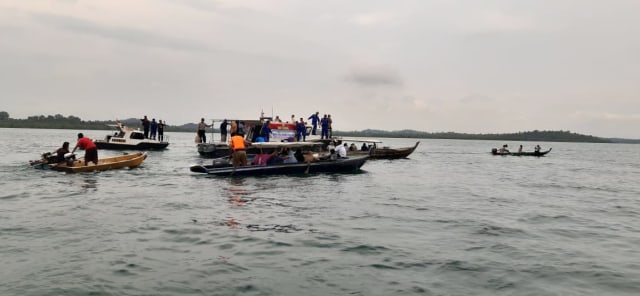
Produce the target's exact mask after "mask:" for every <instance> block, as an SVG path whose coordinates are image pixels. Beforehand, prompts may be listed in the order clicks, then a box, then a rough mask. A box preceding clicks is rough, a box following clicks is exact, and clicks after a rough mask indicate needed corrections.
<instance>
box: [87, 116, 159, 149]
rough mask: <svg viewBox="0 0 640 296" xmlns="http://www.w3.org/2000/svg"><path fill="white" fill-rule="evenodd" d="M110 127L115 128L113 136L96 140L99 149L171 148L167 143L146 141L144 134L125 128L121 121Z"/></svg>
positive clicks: (137, 130)
mask: <svg viewBox="0 0 640 296" xmlns="http://www.w3.org/2000/svg"><path fill="white" fill-rule="evenodd" d="M108 126H110V127H112V128H115V130H116V131H115V132H114V134H113V135H107V136H105V137H104V139H102V140H94V141H93V142H94V143H95V144H96V147H98V149H110V150H161V149H165V148H167V146H169V142H167V141H158V140H154V139H145V137H144V133H143V132H142V131H141V130H139V129H135V130H134V129H132V128H129V127H126V126H124V124H122V123H121V122H120V121H119V120H117V121H116V124H109V125H108Z"/></svg>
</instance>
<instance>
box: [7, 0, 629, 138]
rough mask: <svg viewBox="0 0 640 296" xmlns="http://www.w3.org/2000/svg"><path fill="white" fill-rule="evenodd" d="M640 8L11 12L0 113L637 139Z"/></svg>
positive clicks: (91, 4)
mask: <svg viewBox="0 0 640 296" xmlns="http://www.w3.org/2000/svg"><path fill="white" fill-rule="evenodd" d="M639 13H640V1H638V0H612V1H602V0H553V1H552V0H548V1H545V0H531V1H525V0H521V1H519V0H504V1H497V0H482V1H478V0H389V1H377V0H362V1H360V0H357V1H348V0H322V1H300V0H280V1H275V0H274V1H255V0H254V1H251V0H243V1H239V0H221V1H209V0H121V1H118V0H86V1H83V0H58V1H55V0H48V1H47V0H33V1H29V0H3V1H0V34H1V36H2V38H0V57H1V58H0V92H1V93H0V97H1V101H2V103H1V104H0V111H6V112H8V113H9V114H10V116H11V117H12V118H26V117H27V116H31V115H55V114H62V115H64V116H69V115H74V116H78V117H80V118H82V119H83V120H113V119H116V118H120V119H123V118H130V117H137V118H141V117H142V116H143V115H147V116H149V118H156V119H163V120H166V121H167V122H168V123H169V124H184V123H188V122H197V121H199V119H200V118H201V117H205V118H207V119H211V118H243V119H254V118H258V117H259V116H260V112H261V110H264V112H265V114H267V115H271V114H272V112H273V115H280V117H283V118H289V117H290V116H291V114H295V115H296V118H299V117H301V116H302V117H304V118H305V119H306V118H307V117H309V115H311V114H312V113H314V112H315V111H319V112H320V114H321V115H322V114H331V115H332V118H334V129H336V130H343V131H350V130H363V129H367V128H373V129H384V130H401V129H414V130H420V131H427V132H440V131H454V132H466V133H505V132H518V131H529V130H535V129H538V130H571V131H572V132H578V133H583V134H589V135H595V136H603V137H626V138H640V17H639Z"/></svg>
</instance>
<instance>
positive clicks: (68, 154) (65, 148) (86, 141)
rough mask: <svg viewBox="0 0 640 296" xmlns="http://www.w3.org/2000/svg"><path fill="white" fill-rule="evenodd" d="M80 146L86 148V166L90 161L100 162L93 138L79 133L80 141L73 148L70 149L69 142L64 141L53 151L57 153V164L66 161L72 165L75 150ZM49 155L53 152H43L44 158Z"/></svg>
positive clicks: (55, 161) (54, 153)
mask: <svg viewBox="0 0 640 296" xmlns="http://www.w3.org/2000/svg"><path fill="white" fill-rule="evenodd" d="M78 148H80V149H83V150H84V165H85V166H87V165H89V163H93V164H95V165H97V164H98V147H96V144H95V143H93V140H91V139H90V138H89V137H85V136H84V134H82V133H78V141H77V142H76V145H75V147H73V150H71V151H69V142H64V143H62V146H61V147H60V148H58V149H56V151H54V152H53V155H55V159H54V161H53V162H54V163H55V164H62V163H66V164H67V165H71V164H72V160H74V159H75V152H76V150H77V149H78ZM48 155H51V153H45V154H43V158H47V156H48ZM43 160H46V159H43Z"/></svg>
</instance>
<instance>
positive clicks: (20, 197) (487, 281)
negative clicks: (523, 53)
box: [0, 129, 640, 295]
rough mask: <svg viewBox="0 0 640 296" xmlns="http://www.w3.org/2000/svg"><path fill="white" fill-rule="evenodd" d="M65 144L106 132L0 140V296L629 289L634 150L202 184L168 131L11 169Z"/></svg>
mask: <svg viewBox="0 0 640 296" xmlns="http://www.w3.org/2000/svg"><path fill="white" fill-rule="evenodd" d="M77 132H84V133H85V135H87V136H89V137H91V138H102V137H104V136H105V135H106V134H108V133H109V132H108V131H76V130H44V129H0V147H1V151H2V154H1V155H0V188H1V189H0V264H1V266H2V268H1V269H0V295H639V294H640V247H638V246H640V185H639V184H638V180H640V146H638V145H624V144H588V143H543V142H536V143H532V142H522V143H519V142H506V144H508V145H509V146H510V147H517V146H518V145H520V144H522V145H524V147H525V150H532V149H533V146H535V145H537V144H539V145H541V146H542V149H543V150H546V149H548V148H553V150H552V151H551V153H549V154H548V155H547V156H545V157H540V158H538V157H514V156H493V155H491V154H490V153H489V152H490V150H491V148H494V147H500V146H501V145H502V144H505V143H503V142H497V141H464V140H433V139H422V140H419V141H420V145H419V146H418V148H417V150H416V151H415V152H414V153H413V154H412V155H411V156H410V157H409V158H408V159H400V160H393V161H390V160H371V161H368V162H367V163H366V164H365V165H364V166H363V170H362V171H361V172H359V173H354V174H329V175H308V176H273V177H250V178H220V177H207V176H202V175H197V174H194V173H191V172H190V171H189V166H190V165H192V164H204V163H208V162H210V161H211V160H210V159H204V158H201V157H200V156H199V155H198V153H197V149H196V146H195V143H193V136H194V135H193V134H190V133H168V135H169V137H170V139H171V140H172V141H171V144H170V146H169V148H168V149H167V150H164V151H150V152H149V157H148V158H147V160H146V161H145V162H144V164H143V165H142V166H141V167H139V168H136V169H122V170H113V171H105V172H97V173H83V174H75V175H74V174H65V173H59V172H53V171H43V170H35V169H32V168H30V167H29V166H28V165H27V164H28V161H29V160H33V159H38V158H39V155H40V154H41V153H43V152H47V151H53V150H55V149H56V148H57V147H58V146H60V145H61V144H62V142H64V141H69V142H72V143H73V142H74V141H75V135H76V134H77ZM215 137H216V139H217V138H218V137H219V135H215ZM208 138H210V135H209V136H208ZM383 140H384V142H385V143H384V145H388V146H392V147H402V146H412V145H413V144H414V143H415V141H418V140H416V139H383ZM121 153H123V152H121V151H106V150H101V151H99V155H100V157H108V156H115V155H118V154H121ZM80 155H82V152H80Z"/></svg>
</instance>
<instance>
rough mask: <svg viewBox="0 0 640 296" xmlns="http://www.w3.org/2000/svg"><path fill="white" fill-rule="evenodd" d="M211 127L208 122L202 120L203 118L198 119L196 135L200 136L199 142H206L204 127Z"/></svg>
mask: <svg viewBox="0 0 640 296" xmlns="http://www.w3.org/2000/svg"><path fill="white" fill-rule="evenodd" d="M208 127H211V125H210V124H207V123H205V122H204V118H201V119H200V123H198V137H200V143H206V142H207V133H206V128H208Z"/></svg>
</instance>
